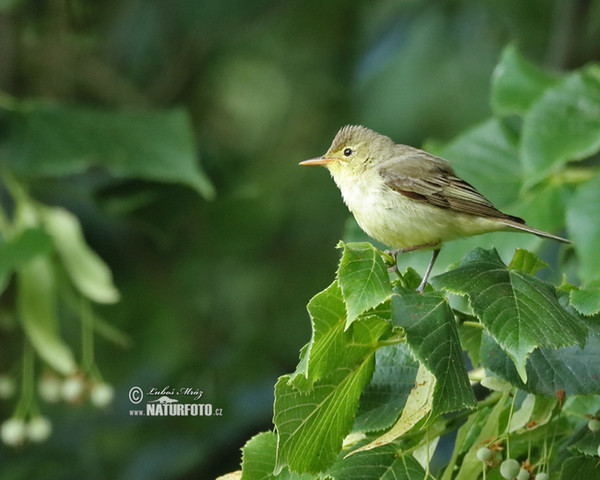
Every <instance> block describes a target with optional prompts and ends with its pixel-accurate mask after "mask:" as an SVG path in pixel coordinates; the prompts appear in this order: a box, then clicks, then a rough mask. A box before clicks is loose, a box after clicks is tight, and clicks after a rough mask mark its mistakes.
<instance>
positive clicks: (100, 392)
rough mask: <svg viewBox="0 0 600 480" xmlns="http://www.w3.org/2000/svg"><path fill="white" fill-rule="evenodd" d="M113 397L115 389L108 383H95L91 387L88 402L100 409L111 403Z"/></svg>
mask: <svg viewBox="0 0 600 480" xmlns="http://www.w3.org/2000/svg"><path fill="white" fill-rule="evenodd" d="M114 397H115V389H114V388H113V387H112V385H109V384H108V383H97V384H96V385H94V386H93V387H92V391H91V393H90V400H91V402H92V405H94V406H96V407H99V408H102V407H106V406H107V405H108V404H110V403H111V402H112V401H113V398H114Z"/></svg>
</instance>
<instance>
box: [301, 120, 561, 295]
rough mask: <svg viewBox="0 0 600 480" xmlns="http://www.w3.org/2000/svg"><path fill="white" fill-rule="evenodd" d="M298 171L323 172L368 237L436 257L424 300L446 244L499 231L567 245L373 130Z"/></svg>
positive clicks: (348, 137) (340, 137) (351, 130)
mask: <svg viewBox="0 0 600 480" xmlns="http://www.w3.org/2000/svg"><path fill="white" fill-rule="evenodd" d="M300 165H324V166H325V167H327V169H328V170H329V172H330V173H331V175H332V177H333V179H334V180H335V183H336V184H337V186H338V188H339V189H340V190H341V192H342V197H343V199H344V202H345V203H346V205H347V206H348V208H349V209H350V211H351V212H352V214H353V215H354V218H355V219H356V221H357V223H358V225H359V226H360V227H361V228H362V229H363V230H364V232H365V233H366V234H367V235H369V236H371V237H372V238H374V239H376V240H378V241H379V242H381V243H383V244H385V245H388V246H389V247H392V248H394V249H395V250H394V251H392V252H390V253H392V255H393V256H394V258H396V255H397V254H399V253H404V252H410V251H413V250H420V249H432V250H433V256H432V258H431V261H430V262H429V265H428V267H427V270H426V271H425V275H424V276H423V280H422V282H421V284H420V285H419V287H418V289H417V290H418V291H419V292H421V293H422V292H423V289H424V288H425V285H426V284H427V280H428V278H429V275H430V273H431V269H432V268H433V265H434V263H435V261H436V259H437V256H438V254H439V252H440V249H441V246H442V243H443V242H445V241H447V240H452V239H455V238H459V237H467V236H471V235H479V234H481V233H487V232H495V231H523V232H529V233H533V234H535V235H538V236H540V237H545V238H551V239H553V240H557V241H559V242H563V243H570V242H569V240H567V239H565V238H561V237H557V236H556V235H552V234H551V233H548V232H544V231H542V230H538V229H535V228H533V227H530V226H529V225H527V224H526V223H525V220H523V219H521V218H519V217H514V216H512V215H507V214H505V213H503V212H501V211H500V210H498V209H497V208H495V207H494V205H492V203H491V202H490V201H489V200H488V199H487V198H485V197H484V196H483V195H481V194H480V193H479V192H478V191H477V190H476V189H475V188H474V187H473V186H472V185H470V184H468V183H467V182H465V181H464V180H462V179H461V178H459V177H458V176H457V175H456V173H455V172H454V169H453V168H452V165H450V163H449V162H448V161H446V160H444V159H443V158H440V157H436V156H435V155H431V154H429V153H427V152H424V151H423V150H419V149H417V148H413V147H409V146H407V145H399V144H396V143H395V142H394V141H393V140H392V139H390V138H389V137H386V136H385V135H381V134H379V133H377V132H374V131H373V130H370V129H368V128H365V127H362V126H357V125H348V126H345V127H343V128H342V129H341V130H340V131H339V132H338V133H337V135H336V136H335V138H334V139H333V143H332V144H331V147H329V150H327V153H325V154H324V155H323V156H321V157H319V158H313V159H311V160H305V161H303V162H300Z"/></svg>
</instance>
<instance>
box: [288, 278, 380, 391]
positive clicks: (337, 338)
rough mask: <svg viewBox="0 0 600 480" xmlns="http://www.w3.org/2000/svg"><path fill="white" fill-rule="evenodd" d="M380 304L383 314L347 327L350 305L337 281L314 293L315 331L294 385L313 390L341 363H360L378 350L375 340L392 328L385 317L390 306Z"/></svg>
mask: <svg viewBox="0 0 600 480" xmlns="http://www.w3.org/2000/svg"><path fill="white" fill-rule="evenodd" d="M379 308H380V309H381V310H383V312H384V314H383V315H382V316H383V318H381V316H377V315H370V316H368V317H364V318H363V319H362V320H361V321H359V322H355V324H353V325H352V326H351V327H350V328H349V329H347V330H346V329H345V325H346V307H345V304H344V302H343V298H342V292H341V289H340V287H339V286H338V284H337V282H333V283H332V284H331V285H330V286H329V287H328V288H326V289H325V290H324V291H322V292H320V293H319V294H317V295H316V296H315V297H313V298H312V299H311V301H310V302H309V304H308V311H309V313H310V316H311V320H312V330H313V333H312V337H311V340H310V342H309V344H308V345H307V346H306V348H305V351H304V353H303V357H302V361H301V362H300V364H299V365H298V368H297V369H296V372H295V373H294V375H293V376H292V382H293V384H294V386H295V387H296V388H299V389H302V390H310V389H311V388H312V385H313V383H314V382H315V381H316V380H318V379H320V378H323V377H325V376H327V375H329V374H330V373H331V372H332V371H334V370H335V369H337V368H339V367H340V366H346V365H347V366H353V365H355V364H357V363H360V362H362V361H364V359H365V357H367V356H368V355H370V354H371V353H372V352H373V351H375V349H376V348H377V344H376V343H374V342H376V341H377V340H378V339H379V338H381V337H382V336H383V335H384V333H386V332H388V331H389V330H391V325H390V324H389V323H388V322H386V321H385V317H386V316H388V317H389V306H387V310H386V309H385V308H384V306H383V304H382V306H380V307H379Z"/></svg>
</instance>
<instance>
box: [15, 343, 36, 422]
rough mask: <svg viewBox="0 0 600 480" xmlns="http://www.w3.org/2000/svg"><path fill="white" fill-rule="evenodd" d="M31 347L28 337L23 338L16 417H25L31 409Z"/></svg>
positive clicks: (32, 378) (32, 363)
mask: <svg viewBox="0 0 600 480" xmlns="http://www.w3.org/2000/svg"><path fill="white" fill-rule="evenodd" d="M34 360H35V359H34V354H33V347H32V346H31V343H30V342H29V340H28V339H25V344H24V347H23V381H22V384H21V398H19V403H18V404H17V408H16V410H15V416H16V417H21V418H23V417H25V416H26V415H27V413H29V411H30V410H31V405H32V402H33V391H34V373H35V362H34Z"/></svg>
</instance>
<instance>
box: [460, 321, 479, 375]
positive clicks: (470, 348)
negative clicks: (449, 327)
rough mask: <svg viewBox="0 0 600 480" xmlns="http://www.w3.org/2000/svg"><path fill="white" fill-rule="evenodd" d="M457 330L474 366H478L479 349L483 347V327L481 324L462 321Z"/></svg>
mask: <svg viewBox="0 0 600 480" xmlns="http://www.w3.org/2000/svg"><path fill="white" fill-rule="evenodd" d="M457 331H458V337H459V338H460V344H461V345H462V348H463V350H465V351H466V352H467V354H468V355H469V358H470V359H471V364H472V365H473V368H476V367H477V365H479V350H480V349H481V332H482V331H483V329H482V328H481V327H480V326H479V324H477V325H465V324H464V323H460V324H458V326H457Z"/></svg>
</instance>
